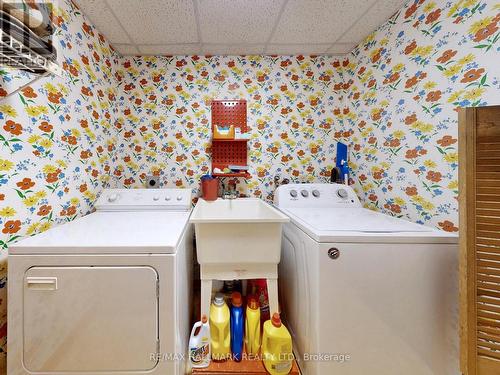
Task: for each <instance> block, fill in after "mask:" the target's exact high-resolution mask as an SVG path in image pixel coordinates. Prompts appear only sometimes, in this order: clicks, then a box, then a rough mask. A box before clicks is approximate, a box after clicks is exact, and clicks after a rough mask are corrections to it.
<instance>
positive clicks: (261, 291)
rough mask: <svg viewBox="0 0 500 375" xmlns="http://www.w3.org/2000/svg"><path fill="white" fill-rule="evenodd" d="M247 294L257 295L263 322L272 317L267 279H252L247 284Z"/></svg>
mask: <svg viewBox="0 0 500 375" xmlns="http://www.w3.org/2000/svg"><path fill="white" fill-rule="evenodd" d="M247 295H256V296H257V299H258V300H259V306H260V321H261V323H262V324H264V322H266V321H267V320H269V319H270V318H271V316H270V314H269V294H268V292H267V281H266V279H252V280H249V281H248V284H247Z"/></svg>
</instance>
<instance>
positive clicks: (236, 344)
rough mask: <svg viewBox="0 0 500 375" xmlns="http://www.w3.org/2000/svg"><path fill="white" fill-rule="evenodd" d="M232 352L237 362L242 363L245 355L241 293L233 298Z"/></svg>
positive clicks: (234, 293) (237, 293) (235, 294)
mask: <svg viewBox="0 0 500 375" xmlns="http://www.w3.org/2000/svg"><path fill="white" fill-rule="evenodd" d="M231 305H232V306H231V352H232V353H233V359H234V360H235V361H236V362H239V361H241V357H242V354H243V333H244V332H243V330H244V325H243V324H244V322H243V301H242V298H241V293H240V292H233V295H232V296H231Z"/></svg>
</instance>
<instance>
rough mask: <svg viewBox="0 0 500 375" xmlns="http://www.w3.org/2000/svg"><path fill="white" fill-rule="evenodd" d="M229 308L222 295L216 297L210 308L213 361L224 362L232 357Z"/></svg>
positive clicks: (218, 294)
mask: <svg viewBox="0 0 500 375" xmlns="http://www.w3.org/2000/svg"><path fill="white" fill-rule="evenodd" d="M229 315H230V314H229V307H228V306H227V305H226V302H224V296H223V295H222V294H221V293H217V294H216V295H215V298H214V301H213V303H212V305H211V306H210V339H211V344H212V345H211V350H212V359H214V360H224V359H226V358H228V357H229V356H230V355H231V348H230V343H231V332H230V318H229Z"/></svg>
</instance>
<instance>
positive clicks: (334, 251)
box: [328, 247, 340, 260]
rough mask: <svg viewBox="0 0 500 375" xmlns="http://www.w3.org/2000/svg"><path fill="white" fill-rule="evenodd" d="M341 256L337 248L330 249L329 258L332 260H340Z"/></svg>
mask: <svg viewBox="0 0 500 375" xmlns="http://www.w3.org/2000/svg"><path fill="white" fill-rule="evenodd" d="M339 256H340V250H339V249H337V248H336V247H332V248H331V249H328V257H329V258H330V259H334V260H335V259H338V258H339Z"/></svg>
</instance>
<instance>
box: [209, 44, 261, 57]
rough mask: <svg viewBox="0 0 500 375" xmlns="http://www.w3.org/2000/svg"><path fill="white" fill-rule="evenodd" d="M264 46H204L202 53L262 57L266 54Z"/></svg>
mask: <svg viewBox="0 0 500 375" xmlns="http://www.w3.org/2000/svg"><path fill="white" fill-rule="evenodd" d="M264 47H265V45H264V44H255V45H227V44H204V45H203V48H202V51H203V53H204V54H206V55H261V54H262V53H264Z"/></svg>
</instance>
